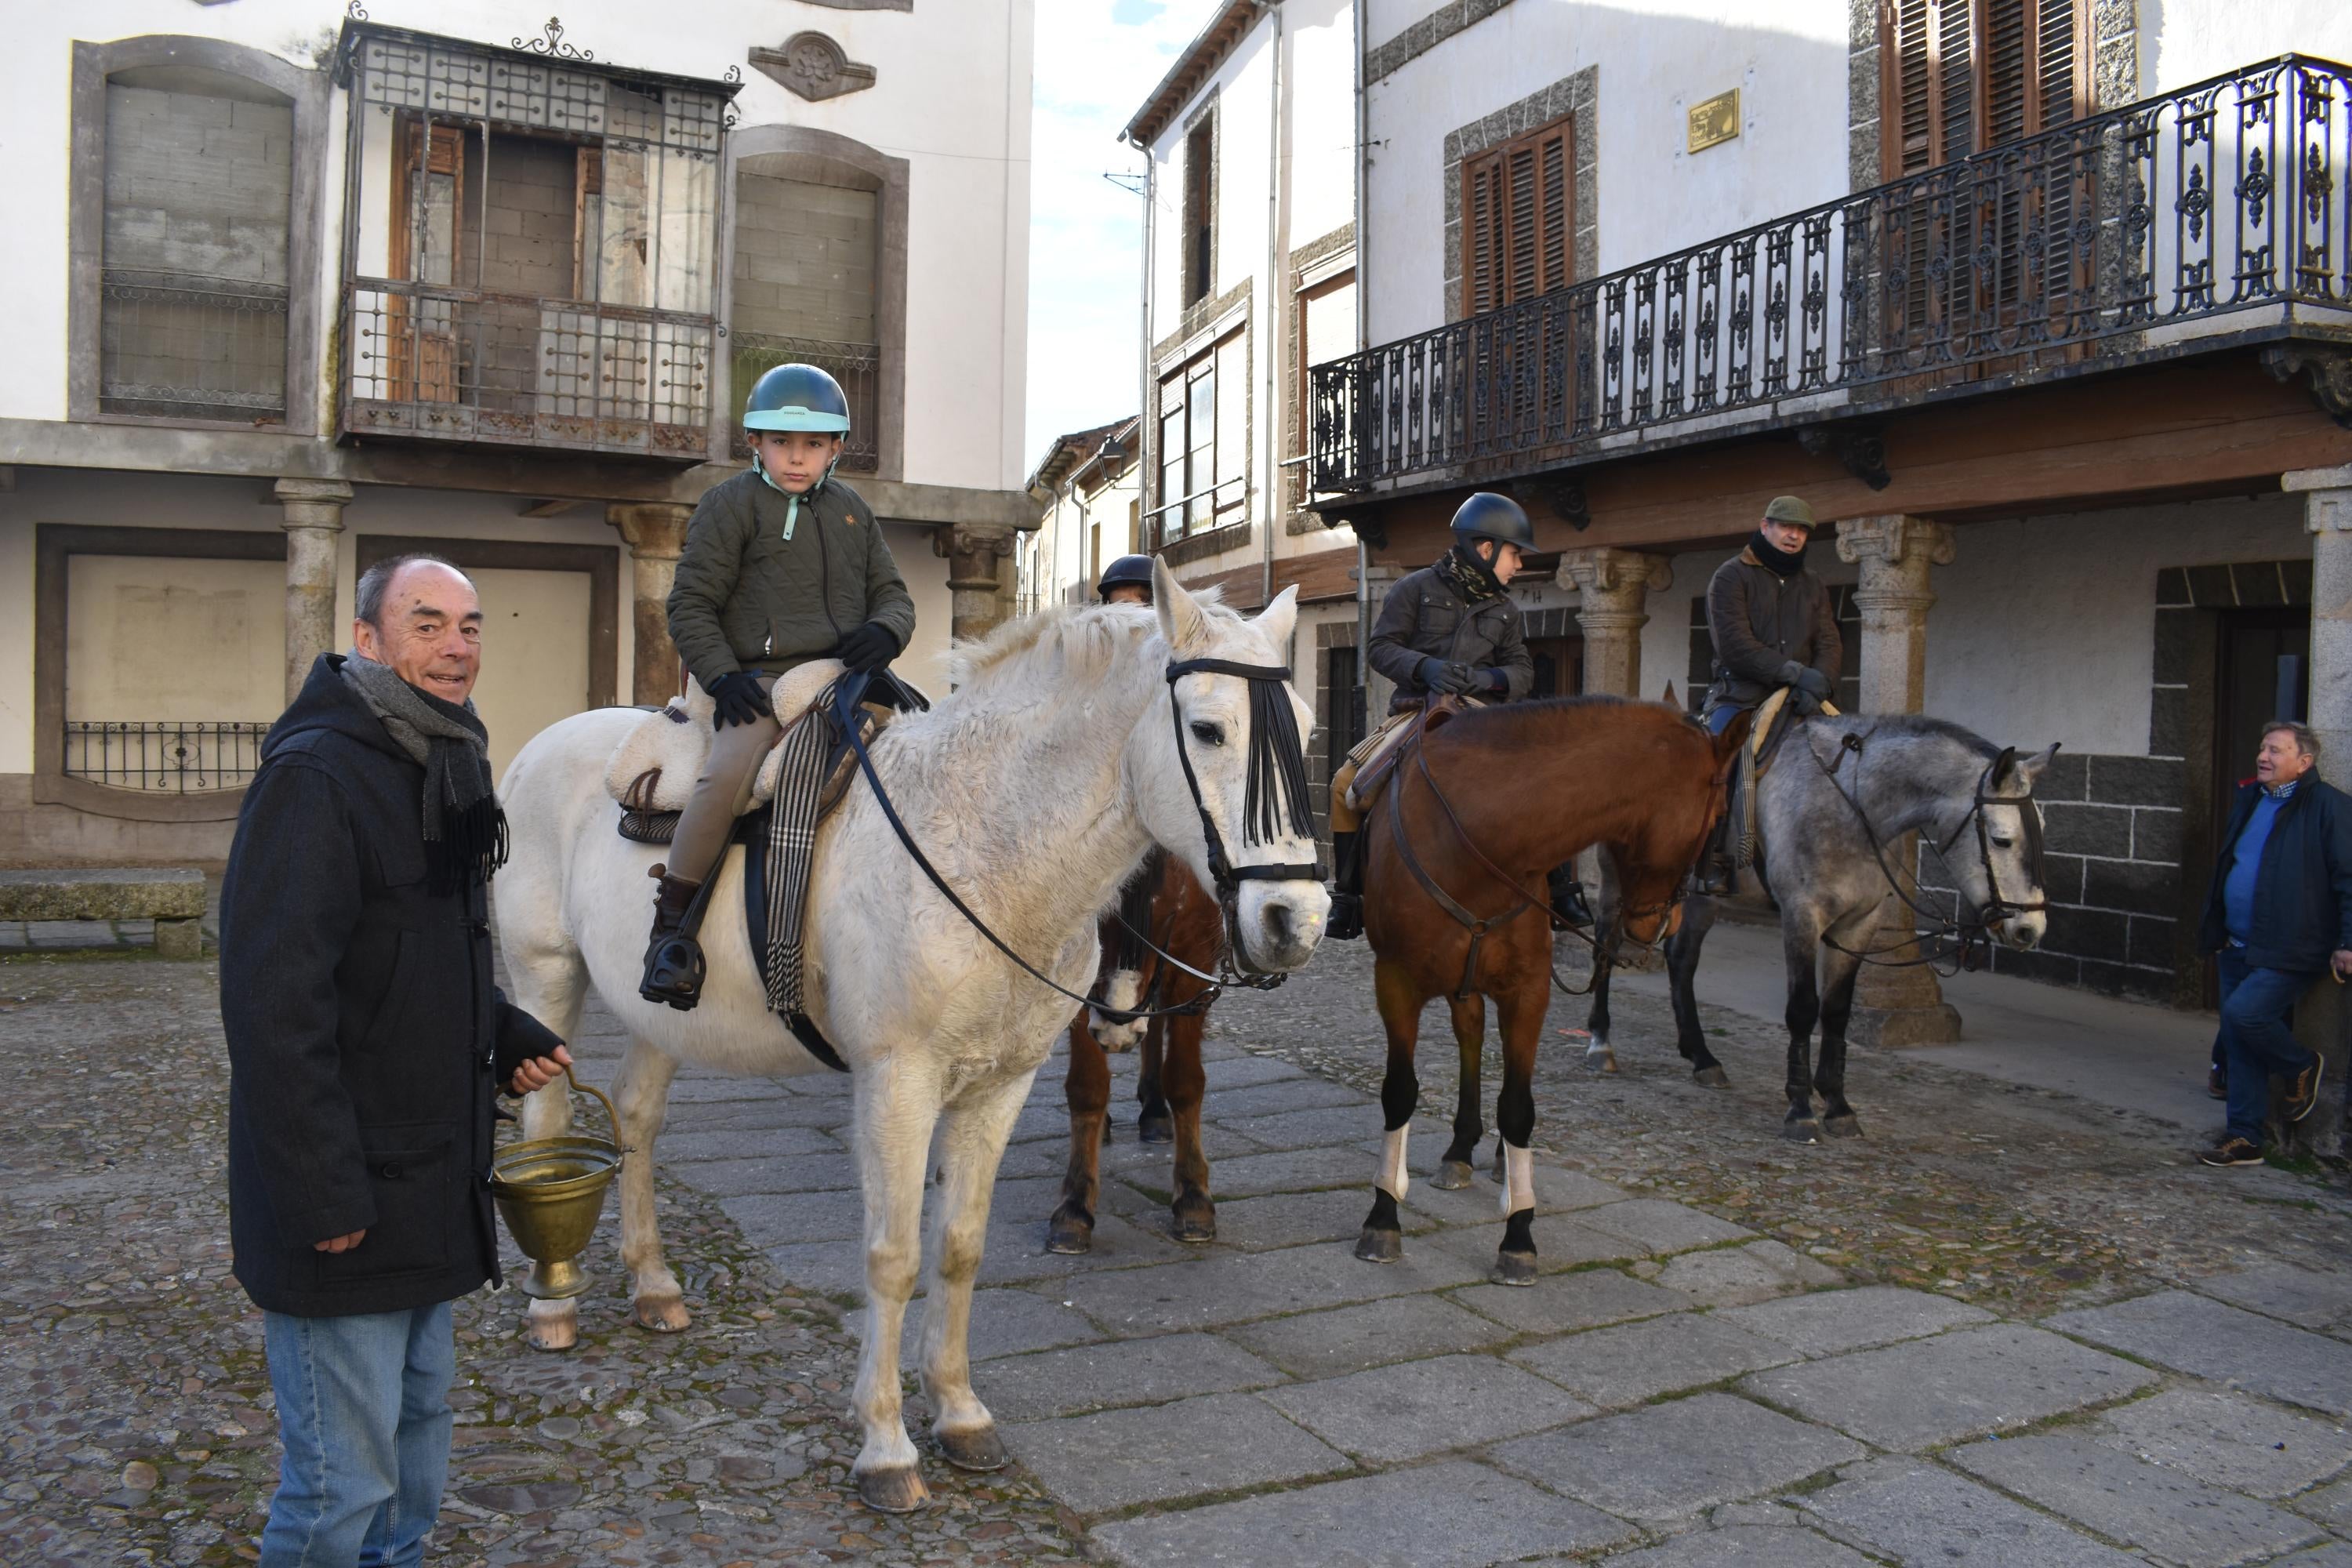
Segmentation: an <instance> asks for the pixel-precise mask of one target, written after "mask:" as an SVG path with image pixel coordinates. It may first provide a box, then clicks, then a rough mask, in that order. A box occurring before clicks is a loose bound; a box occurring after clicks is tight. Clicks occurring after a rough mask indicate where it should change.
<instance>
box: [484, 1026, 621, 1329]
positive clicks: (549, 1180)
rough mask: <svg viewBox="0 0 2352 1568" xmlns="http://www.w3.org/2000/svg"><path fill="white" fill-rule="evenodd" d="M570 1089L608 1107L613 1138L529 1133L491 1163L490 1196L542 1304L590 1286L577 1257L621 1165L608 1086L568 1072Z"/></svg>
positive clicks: (527, 1289) (526, 1283) (529, 1291)
mask: <svg viewBox="0 0 2352 1568" xmlns="http://www.w3.org/2000/svg"><path fill="white" fill-rule="evenodd" d="M563 1076H564V1079H566V1080H567V1081H568V1082H569V1083H570V1084H571V1085H572V1088H574V1089H580V1090H582V1091H583V1092H585V1093H588V1094H593V1095H594V1096H595V1097H596V1099H597V1100H598V1101H599V1102H600V1103H602V1104H603V1106H604V1121H605V1125H606V1126H608V1127H610V1128H611V1129H612V1130H613V1138H593V1137H589V1136H586V1135H584V1134H581V1133H568V1134H566V1135H564V1136H562V1137H560V1138H527V1139H523V1140H521V1141H520V1142H513V1143H509V1144H508V1145H507V1146H506V1148H505V1149H503V1150H501V1151H500V1152H499V1153H498V1154H497V1155H496V1156H495V1157H494V1158H493V1159H492V1160H491V1161H490V1196H492V1197H493V1198H495V1199H497V1200H498V1205H499V1215H500V1217H502V1218H503V1219H505V1221H506V1222H507V1233H508V1234H509V1235H510V1236H512V1237H514V1239H515V1245H516V1246H517V1247H520V1248H521V1249H522V1253H523V1256H524V1257H526V1258H530V1263H531V1267H530V1273H529V1274H528V1275H527V1276H525V1277H524V1279H523V1280H522V1283H521V1285H520V1289H521V1290H522V1293H523V1294H524V1295H526V1296H531V1297H536V1298H537V1299H539V1300H543V1301H560V1300H564V1299H565V1298H567V1297H572V1296H577V1295H579V1294H580V1293H581V1292H582V1291H583V1290H585V1289H588V1274H587V1271H586V1270H585V1269H583V1268H581V1267H580V1265H579V1263H578V1261H577V1259H578V1258H579V1257H580V1255H581V1254H582V1253H583V1252H585V1251H586V1250H587V1249H588V1239H589V1237H592V1236H593V1235H594V1234H595V1230H596V1220H597V1217H598V1216H599V1215H602V1214H603V1213H604V1189H605V1188H606V1187H609V1186H611V1185H612V1184H613V1175H614V1173H615V1172H617V1171H618V1170H619V1169H620V1168H621V1155H622V1150H621V1147H620V1145H619V1144H618V1143H617V1142H614V1139H617V1138H618V1137H619V1136H620V1132H621V1121H620V1118H619V1117H618V1116H616V1115H614V1111H613V1102H612V1101H611V1100H606V1099H605V1098H604V1091H603V1090H601V1089H597V1088H595V1087H594V1086H593V1085H591V1084H584V1083H582V1082H581V1081H580V1080H579V1079H576V1078H573V1077H572V1069H571V1068H564V1069H563Z"/></svg>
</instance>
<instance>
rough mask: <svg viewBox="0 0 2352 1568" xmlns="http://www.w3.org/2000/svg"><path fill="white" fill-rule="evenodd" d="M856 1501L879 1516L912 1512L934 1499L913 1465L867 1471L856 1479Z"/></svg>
mask: <svg viewBox="0 0 2352 1568" xmlns="http://www.w3.org/2000/svg"><path fill="white" fill-rule="evenodd" d="M857 1500H859V1501H860V1502H862V1503H864V1504H865V1505H866V1507H867V1508H870V1509H872V1510H874V1511H875V1512H877V1513H912V1512H914V1511H915V1510H917V1509H919V1508H921V1507H922V1506H923V1505H924V1504H925V1503H927V1502H929V1501H930V1500H931V1489H930V1488H929V1487H927V1486H925V1485H924V1484H923V1478H922V1476H921V1475H920V1474H919V1472H918V1471H917V1470H916V1468H915V1467H914V1466H912V1465H908V1466H905V1467H903V1468H896V1469H888V1470H868V1471H866V1473H865V1474H864V1475H862V1476H860V1477H858V1478H857Z"/></svg>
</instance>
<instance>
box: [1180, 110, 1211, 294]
mask: <svg viewBox="0 0 2352 1568" xmlns="http://www.w3.org/2000/svg"><path fill="white" fill-rule="evenodd" d="M1216 227H1217V121H1216V115H1215V113H1214V112H1211V113H1209V114H1206V115H1203V116H1202V118H1201V122H1200V123H1199V124H1198V125H1195V126H1193V127H1192V130H1191V131H1189V132H1186V133H1185V136H1184V255H1183V267H1184V289H1183V300H1184V303H1185V304H1186V305H1187V306H1192V305H1197V304H1199V303H1200V302H1201V301H1202V300H1205V299H1207V298H1208V297H1209V295H1210V293H1211V292H1212V291H1213V289H1214V287H1215V279H1216V271H1217V238H1216Z"/></svg>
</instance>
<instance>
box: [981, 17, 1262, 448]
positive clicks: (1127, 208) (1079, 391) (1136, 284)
mask: <svg viewBox="0 0 2352 1568" xmlns="http://www.w3.org/2000/svg"><path fill="white" fill-rule="evenodd" d="M1215 4H1216V0H1164V3H1163V0H1114V3H1113V4H1111V5H1104V4H1103V3H1102V0H1037V22H1036V37H1037V50H1036V58H1035V61H1034V90H1033V95H1032V99H1031V121H1030V138H1031V149H1030V153H1031V163H1030V188H1029V203H1030V227H1029V395H1028V407H1027V409H1026V410H1025V416H1026V417H1025V421H1024V432H1025V442H1024V446H1025V449H1026V451H1027V454H1028V457H1029V459H1030V461H1032V462H1033V463H1034V461H1035V459H1036V458H1038V457H1040V456H1042V455H1043V454H1044V452H1045V443H1047V442H1048V441H1051V440H1052V439H1053V438H1054V437H1055V436H1057V435H1060V434H1061V433H1062V432H1064V431H1066V430H1080V429H1086V428H1087V427H1089V426H1096V425H1100V424H1103V423H1105V422H1106V421H1108V420H1112V419H1117V418H1119V417H1121V416H1125V415H1129V414H1132V413H1134V412H1135V411H1136V399H1137V397H1138V395H1139V390H1138V385H1137V375H1138V363H1139V361H1138V355H1139V353H1141V348H1140V336H1141V311H1142V304H1143V293H1142V289H1143V284H1142V267H1143V253H1142V244H1143V198H1142V197H1141V196H1140V195H1137V194H1134V193H1131V192H1129V191H1127V190H1125V189H1122V188H1121V187H1120V186H1118V185H1116V184H1112V183H1111V182H1110V181H1108V180H1106V179H1104V178H1103V175H1104V174H1106V173H1118V174H1130V173H1139V172H1140V171H1141V170H1142V167H1143V158H1142V155H1141V154H1140V153H1137V152H1136V151H1135V150H1134V149H1133V148H1131V147H1128V146H1125V145H1123V144H1121V143H1120V142H1118V133H1119V131H1120V130H1121V129H1122V128H1123V127H1124V126H1125V125H1126V124H1127V122H1128V121H1129V120H1130V119H1131V118H1133V116H1134V114H1135V111H1136V110H1138V109H1140V108H1141V107H1142V106H1143V100H1144V97H1145V95H1146V94H1148V93H1150V90H1151V89H1152V88H1154V87H1155V86H1157V85H1158V84H1159V81H1160V78H1161V77H1163V76H1165V75H1167V74H1168V69H1169V68H1170V66H1171V65H1172V64H1173V63H1174V62H1175V58H1176V57H1177V56H1178V55H1179V54H1181V52H1182V51H1183V48H1184V46H1185V45H1187V44H1189V43H1191V42H1192V39H1193V37H1195V36H1197V35H1198V34H1199V32H1200V30H1201V29H1202V27H1203V26H1207V24H1208V19H1209V16H1210V13H1211V12H1212V10H1213V8H1214V6H1215Z"/></svg>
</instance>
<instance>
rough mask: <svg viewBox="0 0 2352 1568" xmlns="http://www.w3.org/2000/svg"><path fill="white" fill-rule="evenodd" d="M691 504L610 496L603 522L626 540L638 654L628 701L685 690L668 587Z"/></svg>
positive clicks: (649, 701)
mask: <svg viewBox="0 0 2352 1568" xmlns="http://www.w3.org/2000/svg"><path fill="white" fill-rule="evenodd" d="M693 515H694V509H693V508H692V507H689V506H684V505H681V504H679V503H678V502H677V501H613V502H611V503H609V504H608V505H606V507H605V508H604V521H606V522H609V523H611V524H612V525H613V528H614V531H616V532H618V533H619V534H620V536H621V537H622V538H623V539H625V540H626V541H627V542H628V545H629V578H630V605H629V624H630V626H632V627H633V628H634V631H635V639H636V657H635V659H634V660H633V661H632V664H631V668H630V674H629V700H630V701H632V702H637V703H643V704H646V705H647V706H651V705H654V704H657V703H662V702H667V701H668V700H670V699H671V698H672V697H675V696H677V693H678V692H679V691H681V690H683V689H685V686H686V678H685V675H684V674H683V672H682V671H680V669H679V668H678V661H677V644H675V643H673V642H671V641H670V640H669V590H670V585H671V584H673V583H675V582H676V581H677V557H678V552H680V551H682V550H684V549H685V548H686V524H687V520H688V519H689V518H691V517H692V516H693Z"/></svg>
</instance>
